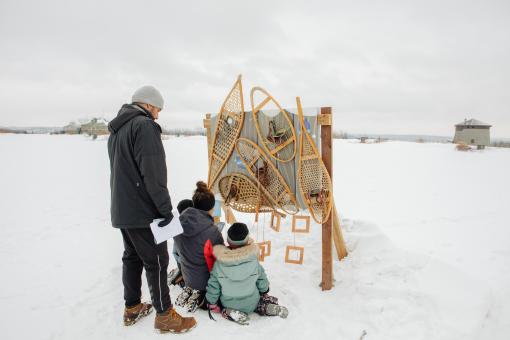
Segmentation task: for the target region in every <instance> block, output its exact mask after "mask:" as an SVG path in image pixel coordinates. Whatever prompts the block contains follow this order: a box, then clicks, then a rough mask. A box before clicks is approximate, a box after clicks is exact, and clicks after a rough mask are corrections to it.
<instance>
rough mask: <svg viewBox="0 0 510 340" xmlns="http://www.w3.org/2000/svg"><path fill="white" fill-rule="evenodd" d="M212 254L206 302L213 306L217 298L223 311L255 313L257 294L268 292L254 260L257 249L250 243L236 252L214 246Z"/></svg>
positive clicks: (264, 276)
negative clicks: (224, 309) (225, 309)
mask: <svg viewBox="0 0 510 340" xmlns="http://www.w3.org/2000/svg"><path fill="white" fill-rule="evenodd" d="M213 252H214V256H215V257H216V262H215V263H214V267H213V269H212V271H211V276H210V278H209V282H208V283H207V293H206V295H205V297H206V299H207V301H208V302H209V303H210V304H216V303H217V302H218V299H219V300H220V301H221V304H222V305H223V307H225V308H232V309H235V310H239V311H242V312H245V313H251V312H253V311H255V309H256V308H257V304H258V302H259V299H260V295H261V294H263V293H266V292H267V291H269V281H268V280H267V276H266V273H265V271H264V268H263V267H262V266H261V265H260V263H259V261H258V254H259V247H258V246H257V245H256V244H254V243H253V241H252V240H250V241H249V242H248V244H247V245H246V246H243V247H240V248H236V249H230V248H227V247H225V246H224V245H217V246H214V248H213Z"/></svg>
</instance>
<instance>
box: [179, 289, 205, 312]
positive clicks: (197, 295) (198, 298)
mask: <svg viewBox="0 0 510 340" xmlns="http://www.w3.org/2000/svg"><path fill="white" fill-rule="evenodd" d="M204 302H205V294H204V293H203V292H201V291H199V290H196V289H193V291H192V293H191V296H190V297H189V298H188V300H187V301H186V304H185V305H184V306H183V307H184V309H186V311H188V312H189V313H194V312H195V311H196V310H197V309H198V308H199V307H201V306H202V305H203V304H204Z"/></svg>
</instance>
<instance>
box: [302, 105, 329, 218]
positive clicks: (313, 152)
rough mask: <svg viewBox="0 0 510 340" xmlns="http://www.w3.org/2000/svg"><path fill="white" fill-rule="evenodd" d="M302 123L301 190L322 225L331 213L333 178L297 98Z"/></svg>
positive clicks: (308, 205) (313, 215) (311, 212)
mask: <svg viewBox="0 0 510 340" xmlns="http://www.w3.org/2000/svg"><path fill="white" fill-rule="evenodd" d="M296 101H297V107H298V115H299V121H300V125H301V127H300V129H301V136H300V140H299V163H298V179H299V190H300V192H301V195H302V197H303V198H304V201H305V204H306V205H307V207H308V209H309V210H310V215H311V216H312V218H313V219H314V221H315V222H317V223H319V224H321V223H323V222H325V221H327V220H328V218H329V215H330V212H331V204H332V197H331V196H332V195H331V194H330V193H331V188H332V185H331V177H330V176H329V173H328V171H327V169H326V167H325V166H324V163H323V162H322V159H321V157H320V155H319V152H318V150H317V147H316V146H315V143H314V141H313V139H312V137H311V136H310V134H309V133H308V131H307V130H306V128H305V121H304V116H303V109H302V107H301V100H300V99H299V97H298V98H296Z"/></svg>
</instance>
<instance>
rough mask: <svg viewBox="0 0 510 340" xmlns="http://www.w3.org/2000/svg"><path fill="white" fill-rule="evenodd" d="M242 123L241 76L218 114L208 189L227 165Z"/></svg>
mask: <svg viewBox="0 0 510 340" xmlns="http://www.w3.org/2000/svg"><path fill="white" fill-rule="evenodd" d="M243 122H244V102H243V87H242V84H241V76H239V77H238V78H237V81H236V82H235V84H234V86H233V87H232V89H231V90H230V92H229V94H228V96H227V98H226V99H225V101H224V102H223V105H222V106H221V109H220V113H219V114H218V118H217V124H216V129H215V131H214V137H213V142H212V150H211V159H210V161H209V176H208V180H207V184H208V186H209V188H212V187H213V186H214V183H215V182H216V180H217V178H218V176H219V175H220V173H221V171H222V170H223V168H224V167H225V165H226V164H227V161H228V159H229V158H230V155H231V154H232V151H234V147H235V143H236V140H237V138H239V135H240V134H241V130H242V128H243Z"/></svg>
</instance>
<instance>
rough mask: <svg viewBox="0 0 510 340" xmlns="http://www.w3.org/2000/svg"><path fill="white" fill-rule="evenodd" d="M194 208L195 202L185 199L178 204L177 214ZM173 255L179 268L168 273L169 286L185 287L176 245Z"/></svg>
mask: <svg viewBox="0 0 510 340" xmlns="http://www.w3.org/2000/svg"><path fill="white" fill-rule="evenodd" d="M191 207H193V201H192V200H190V199H184V200H182V201H180V202H179V204H177V212H178V213H179V216H180V215H182V213H183V212H184V210H186V209H188V208H191ZM172 255H173V256H174V259H175V263H176V264H177V268H174V269H172V270H171V271H170V272H169V273H168V285H169V286H170V285H179V286H181V287H184V280H183V278H182V273H181V258H180V256H179V254H178V253H177V247H176V246H175V244H174V247H173V250H172Z"/></svg>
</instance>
